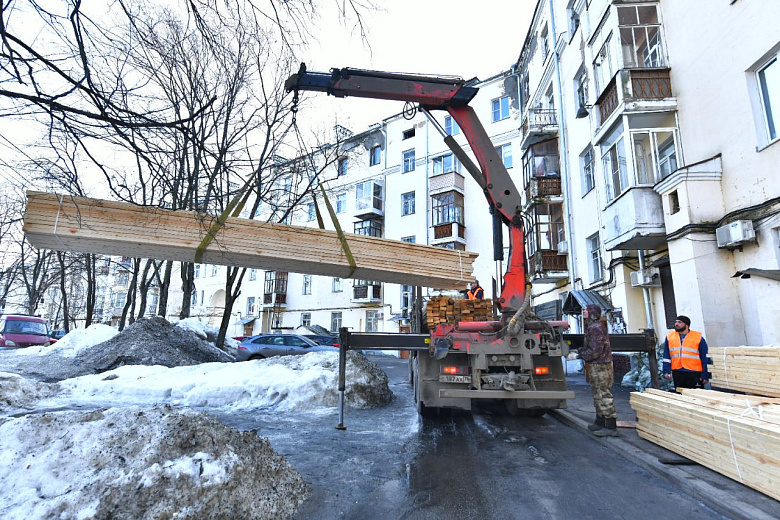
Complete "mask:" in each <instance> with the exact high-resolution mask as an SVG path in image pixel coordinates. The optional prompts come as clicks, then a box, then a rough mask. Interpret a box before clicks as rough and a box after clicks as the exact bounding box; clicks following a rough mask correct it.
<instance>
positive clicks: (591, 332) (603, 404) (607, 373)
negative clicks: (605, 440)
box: [579, 305, 617, 437]
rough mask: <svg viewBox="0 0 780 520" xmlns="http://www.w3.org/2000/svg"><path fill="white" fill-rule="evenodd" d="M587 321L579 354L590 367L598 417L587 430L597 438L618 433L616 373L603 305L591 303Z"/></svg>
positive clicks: (585, 316) (585, 319) (587, 308)
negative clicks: (602, 312) (615, 394)
mask: <svg viewBox="0 0 780 520" xmlns="http://www.w3.org/2000/svg"><path fill="white" fill-rule="evenodd" d="M582 317H583V320H584V322H585V341H584V344H583V346H582V347H581V348H580V349H579V356H580V358H582V360H583V361H585V363H586V364H585V366H586V367H587V371H588V372H587V375H588V380H589V381H590V389H591V392H593V404H594V405H595V407H596V420H595V422H594V423H593V424H591V425H588V429H589V430H590V431H592V432H593V433H594V434H595V435H597V436H598V437H615V436H617V411H616V410H615V400H614V398H613V397H612V383H613V382H614V377H615V372H614V368H613V367H612V347H611V346H610V344H609V335H608V333H607V319H606V318H605V317H603V316H602V315H601V307H599V306H598V305H588V306H587V307H586V308H585V309H584V310H583V311H582Z"/></svg>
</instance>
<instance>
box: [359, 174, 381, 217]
mask: <svg viewBox="0 0 780 520" xmlns="http://www.w3.org/2000/svg"><path fill="white" fill-rule="evenodd" d="M384 216H385V203H384V186H383V185H382V183H381V182H380V181H375V180H372V181H366V182H361V183H360V184H358V185H357V186H356V187H355V217H357V218H359V219H364V220H365V219H372V218H377V217H379V218H382V217H384Z"/></svg>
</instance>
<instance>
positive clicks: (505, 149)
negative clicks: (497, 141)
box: [496, 143, 512, 168]
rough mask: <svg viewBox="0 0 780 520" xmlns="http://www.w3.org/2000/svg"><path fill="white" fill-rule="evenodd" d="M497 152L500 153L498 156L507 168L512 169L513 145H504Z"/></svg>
mask: <svg viewBox="0 0 780 520" xmlns="http://www.w3.org/2000/svg"><path fill="white" fill-rule="evenodd" d="M496 152H498V156H499V157H501V161H502V162H503V163H504V167H505V168H511V167H512V144H511V143H507V144H502V145H501V146H497V147H496Z"/></svg>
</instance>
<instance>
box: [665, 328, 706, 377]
mask: <svg viewBox="0 0 780 520" xmlns="http://www.w3.org/2000/svg"><path fill="white" fill-rule="evenodd" d="M690 327H691V319H690V318H689V317H688V316H677V318H676V319H675V321H674V330H672V331H670V332H669V334H667V335H666V341H665V342H664V358H663V373H664V377H666V379H672V378H674V387H675V388H695V387H696V385H697V384H701V386H704V385H706V384H707V381H709V378H710V373H709V372H707V351H708V347H707V342H706V341H705V340H704V336H702V334H701V332H699V331H696V330H691V328H690Z"/></svg>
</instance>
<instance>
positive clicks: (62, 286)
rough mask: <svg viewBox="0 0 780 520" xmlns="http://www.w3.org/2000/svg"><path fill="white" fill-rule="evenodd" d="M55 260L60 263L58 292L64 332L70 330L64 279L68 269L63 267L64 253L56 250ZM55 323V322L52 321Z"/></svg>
mask: <svg viewBox="0 0 780 520" xmlns="http://www.w3.org/2000/svg"><path fill="white" fill-rule="evenodd" d="M57 261H58V262H59V263H60V294H61V295H62V304H61V308H62V321H63V326H64V328H65V332H66V333H67V332H69V331H70V312H69V311H68V291H66V290H65V281H66V280H65V279H66V278H67V274H68V270H67V269H65V253H63V252H62V251H57ZM53 325H56V323H53Z"/></svg>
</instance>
